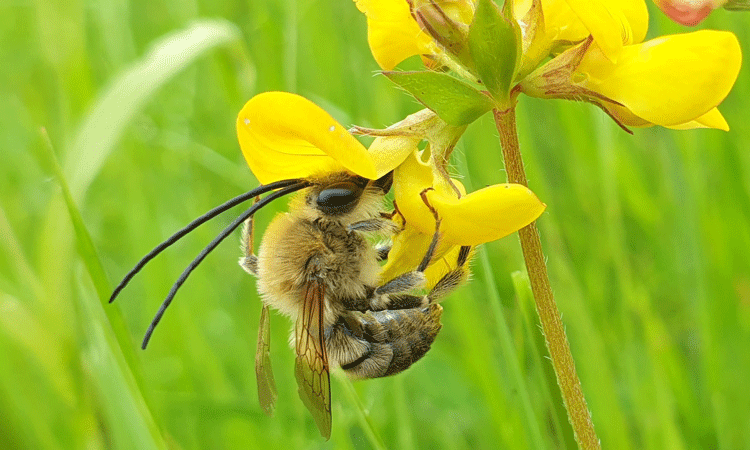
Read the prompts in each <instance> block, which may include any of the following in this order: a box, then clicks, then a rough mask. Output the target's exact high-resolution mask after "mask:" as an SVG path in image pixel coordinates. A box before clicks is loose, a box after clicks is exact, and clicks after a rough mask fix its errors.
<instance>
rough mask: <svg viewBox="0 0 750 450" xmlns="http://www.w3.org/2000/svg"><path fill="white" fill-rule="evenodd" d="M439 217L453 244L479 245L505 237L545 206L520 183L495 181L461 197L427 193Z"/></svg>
mask: <svg viewBox="0 0 750 450" xmlns="http://www.w3.org/2000/svg"><path fill="white" fill-rule="evenodd" d="M427 198H428V199H429V201H430V204H431V205H432V206H433V207H434V208H435V209H436V210H437V212H438V215H439V216H440V217H441V218H442V222H441V224H440V229H441V230H444V231H443V233H444V234H443V235H442V238H443V239H445V240H446V241H448V242H450V243H453V244H455V245H479V244H482V243H485V242H490V241H494V240H496V239H500V238H502V237H505V236H507V235H509V234H511V233H513V232H515V231H518V230H519V229H521V228H523V227H525V226H526V225H528V224H530V223H531V222H533V221H534V220H536V219H537V217H539V216H540V215H541V214H542V212H544V209H545V207H546V205H545V204H544V203H542V202H541V201H539V199H538V198H537V196H536V195H534V193H533V192H531V189H529V188H527V187H526V186H522V185H520V184H495V185H493V186H489V187H486V188H484V189H480V190H478V191H476V192H472V193H471V194H468V195H466V196H464V197H461V198H460V199H450V198H447V197H446V196H441V195H438V194H434V193H428V194H427Z"/></svg>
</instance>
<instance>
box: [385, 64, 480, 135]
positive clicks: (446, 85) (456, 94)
mask: <svg viewBox="0 0 750 450" xmlns="http://www.w3.org/2000/svg"><path fill="white" fill-rule="evenodd" d="M383 74H384V75H385V76H386V77H388V79H390V80H391V81H393V82H394V83H396V84H398V85H399V86H401V87H402V88H404V89H406V90H407V91H409V93H410V94H412V95H413V96H414V97H416V99H417V100H419V101H420V102H421V103H422V104H423V105H425V106H426V107H428V108H430V109H431V110H433V111H435V113H436V114H437V115H438V116H440V118H441V119H443V120H444V121H445V122H447V123H449V124H451V125H453V126H463V125H467V124H469V123H471V122H473V121H475V120H477V119H478V118H479V117H480V116H481V115H482V114H484V113H486V112H487V111H490V110H491V109H492V108H493V107H494V103H493V102H492V99H491V98H489V97H488V96H486V95H484V94H483V93H481V92H480V91H478V90H476V89H475V88H473V87H472V86H470V85H469V84H467V83H464V82H463V81H461V80H459V79H457V78H453V77H452V76H450V75H447V74H444V73H439V72H383Z"/></svg>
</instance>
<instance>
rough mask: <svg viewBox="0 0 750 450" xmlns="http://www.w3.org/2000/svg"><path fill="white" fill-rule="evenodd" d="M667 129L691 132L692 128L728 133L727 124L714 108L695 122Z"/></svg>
mask: <svg viewBox="0 0 750 450" xmlns="http://www.w3.org/2000/svg"><path fill="white" fill-rule="evenodd" d="M668 128H672V129H674V130H692V129H694V128H715V129H717V130H722V131H729V124H728V123H727V121H726V120H725V119H724V116H722V115H721V113H720V112H719V109H718V108H714V109H712V110H711V111H709V112H707V113H706V114H703V115H702V116H700V117H698V118H697V119H695V120H691V121H690V122H687V123H682V124H679V125H672V126H670V127H668Z"/></svg>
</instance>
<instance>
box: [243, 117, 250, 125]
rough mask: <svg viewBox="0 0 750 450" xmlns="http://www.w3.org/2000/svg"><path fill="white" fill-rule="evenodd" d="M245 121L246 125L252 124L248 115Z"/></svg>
mask: <svg viewBox="0 0 750 450" xmlns="http://www.w3.org/2000/svg"><path fill="white" fill-rule="evenodd" d="M244 122H245V125H250V119H248V118H247V117H245V120H244Z"/></svg>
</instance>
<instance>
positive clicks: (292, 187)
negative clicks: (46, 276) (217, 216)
mask: <svg viewBox="0 0 750 450" xmlns="http://www.w3.org/2000/svg"><path fill="white" fill-rule="evenodd" d="M292 181H294V183H291V182H292ZM285 183H286V185H285V186H286V187H285V188H283V189H281V190H279V191H276V192H274V193H272V194H268V195H267V196H266V197H264V198H263V199H262V200H260V201H259V202H258V203H255V204H254V205H253V206H251V207H250V208H249V209H248V210H247V211H245V212H244V213H242V215H241V216H239V217H237V218H236V219H235V220H234V221H233V222H232V223H230V224H229V226H227V227H226V228H224V230H222V232H221V233H219V235H218V236H216V237H215V238H214V240H213V241H211V243H209V244H208V245H207V246H206V248H204V249H203V250H202V251H201V252H200V253H199V254H198V256H196V257H195V259H194V260H193V261H192V262H191V263H190V264H188V266H187V267H186V268H185V270H184V271H183V272H182V275H180V278H178V279H177V281H175V283H174V284H173V285H172V289H170V290H169V294H167V298H165V299H164V302H162V304H161V307H159V311H157V312H156V315H155V316H154V318H153V320H151V325H149V327H148V330H146V335H145V336H144V337H143V343H142V344H141V348H142V349H145V348H146V346H147V345H148V341H149V340H150V339H151V335H152V334H153V332H154V328H156V325H158V324H159V321H160V320H161V318H162V316H163V315H164V311H166V310H167V308H168V307H169V304H170V303H172V299H174V296H175V294H176V293H177V290H178V289H180V286H182V284H183V283H184V282H185V280H187V277H188V276H190V272H192V271H193V269H195V268H196V267H198V264H200V263H201V262H202V261H203V259H204V258H205V257H206V256H207V255H208V254H209V253H211V251H213V249H215V248H216V246H218V245H219V243H221V241H223V240H224V239H226V237H227V236H229V235H230V234H232V232H233V231H234V230H235V229H236V228H237V227H238V226H240V225H241V224H242V222H244V221H245V220H246V219H247V218H248V217H250V216H252V215H253V214H255V212H256V211H258V210H259V209H260V208H262V207H264V206H265V205H267V204H268V203H270V202H272V201H274V200H276V199H277V198H279V197H283V196H285V195H287V194H291V193H292V192H294V191H298V190H300V189H303V188H306V187H308V186H310V182H309V181H307V180H285ZM268 186H270V184H269V185H266V186H265V187H268ZM276 187H278V186H276ZM264 192H265V191H264ZM251 193H253V195H249V194H251ZM255 195H257V194H255V193H254V191H250V192H248V193H247V194H243V196H244V197H247V198H248V199H249V198H251V197H254V196H255ZM238 198H239V197H238ZM222 206H223V205H222ZM217 209H218V208H217Z"/></svg>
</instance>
